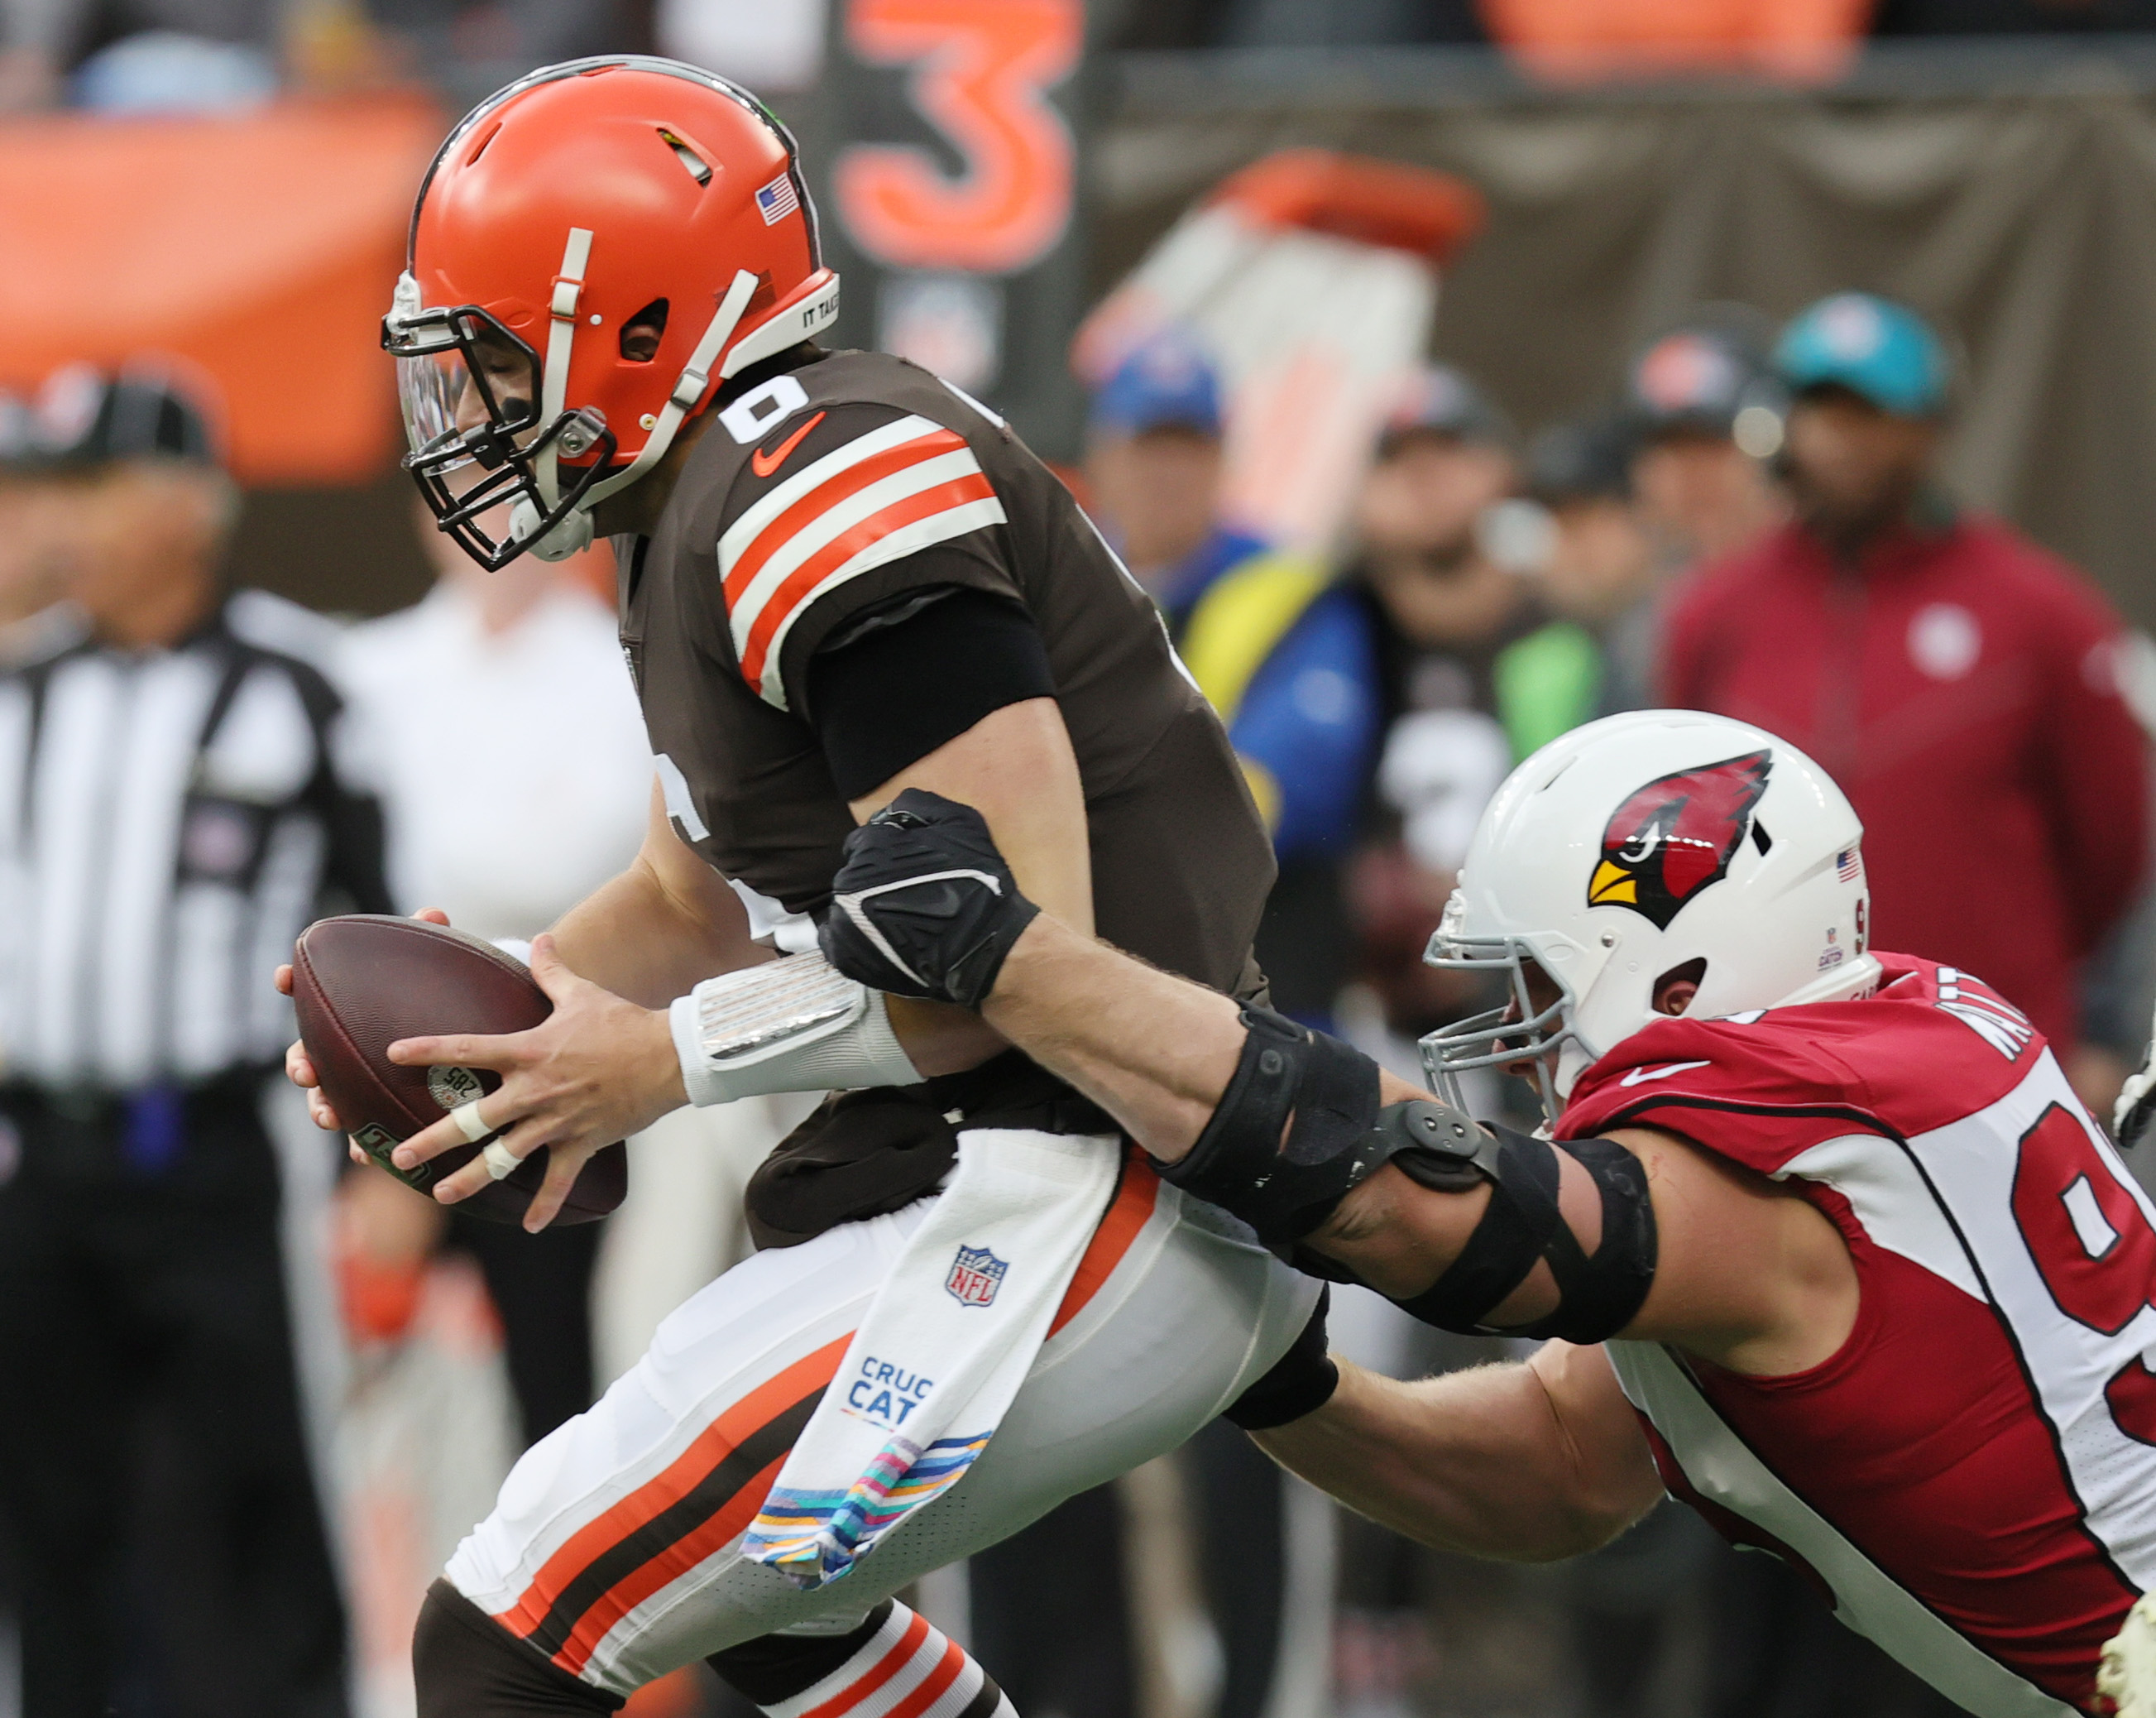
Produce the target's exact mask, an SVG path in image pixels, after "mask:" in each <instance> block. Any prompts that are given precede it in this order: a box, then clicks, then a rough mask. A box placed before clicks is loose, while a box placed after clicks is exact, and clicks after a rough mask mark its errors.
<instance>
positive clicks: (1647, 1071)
mask: <svg viewBox="0 0 2156 1718" xmlns="http://www.w3.org/2000/svg"><path fill="white" fill-rule="evenodd" d="M1709 1065H1710V1064H1709V1063H1707V1062H1666V1063H1664V1064H1663V1065H1662V1066H1661V1067H1635V1068H1634V1069H1633V1070H1632V1071H1631V1072H1630V1073H1628V1074H1626V1075H1625V1077H1624V1078H1622V1079H1620V1081H1618V1082H1617V1083H1618V1084H1619V1085H1620V1086H1644V1085H1645V1084H1646V1083H1647V1082H1648V1081H1649V1080H1666V1079H1667V1078H1669V1077H1670V1076H1671V1074H1681V1073H1682V1072H1684V1071H1685V1070H1686V1068H1691V1067H1707V1066H1709Z"/></svg>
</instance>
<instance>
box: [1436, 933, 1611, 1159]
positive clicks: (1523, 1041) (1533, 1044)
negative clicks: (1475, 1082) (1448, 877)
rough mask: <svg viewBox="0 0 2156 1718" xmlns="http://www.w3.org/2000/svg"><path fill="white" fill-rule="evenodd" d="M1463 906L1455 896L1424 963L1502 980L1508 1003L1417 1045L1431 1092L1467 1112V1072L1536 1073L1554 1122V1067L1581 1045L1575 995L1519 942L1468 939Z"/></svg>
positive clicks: (1556, 1099) (1456, 1023) (1556, 1107)
mask: <svg viewBox="0 0 2156 1718" xmlns="http://www.w3.org/2000/svg"><path fill="white" fill-rule="evenodd" d="M1423 960H1424V964H1427V965H1430V966H1435V967H1440V968H1442V969H1444V970H1446V971H1448V972H1464V973H1471V974H1473V975H1477V976H1488V975H1501V976H1502V978H1503V980H1504V982H1505V990H1506V1000H1505V1001H1503V1002H1502V1003H1500V1004H1499V1005H1498V1006H1496V1007H1495V1008H1487V1009H1485V1010H1483V1011H1481V1012H1480V1013H1478V1014H1471V1015H1469V1016H1466V1018H1465V1019H1462V1020H1456V1021H1453V1022H1452V1023H1451V1024H1450V1025H1449V1026H1440V1027H1439V1028H1438V1029H1437V1030H1436V1031H1434V1032H1429V1033H1425V1034H1424V1036H1423V1037H1422V1038H1421V1039H1420V1040H1419V1042H1418V1046H1417V1047H1418V1048H1419V1049H1420V1051H1421V1052H1422V1066H1423V1072H1424V1076H1425V1077H1426V1078H1428V1080H1429V1082H1430V1089H1431V1090H1432V1091H1434V1092H1435V1093H1437V1094H1438V1095H1439V1096H1440V1097H1441V1098H1444V1099H1445V1102H1446V1103H1450V1104H1452V1105H1454V1106H1455V1107H1456V1108H1466V1107H1467V1104H1468V1099H1467V1094H1466V1090H1465V1088H1463V1086H1462V1085H1461V1083H1460V1076H1461V1075H1462V1074H1465V1073H1467V1072H1470V1071H1471V1070H1473V1069H1476V1068H1485V1067H1494V1068H1499V1069H1501V1070H1504V1071H1506V1072H1514V1073H1525V1072H1527V1069H1529V1068H1532V1071H1533V1077H1534V1081H1535V1088H1536V1091H1537V1094H1538V1095H1539V1096H1540V1098H1541V1099H1542V1105H1543V1114H1545V1115H1547V1116H1548V1117H1549V1119H1552V1120H1553V1121H1554V1120H1555V1119H1557V1116H1558V1112H1559V1111H1560V1110H1561V1109H1562V1108H1563V1103H1562V1102H1561V1101H1560V1099H1559V1097H1558V1080H1557V1076H1556V1072H1555V1070H1554V1068H1553V1063H1554V1062H1556V1061H1557V1059H1558V1057H1560V1056H1561V1055H1563V1053H1564V1052H1565V1050H1566V1047H1568V1046H1573V1045H1575V1044H1576V1041H1577V1036H1578V1034H1577V1032H1576V1031H1575V1029H1574V1027H1573V1002H1574V999H1573V995H1572V993H1571V991H1570V990H1568V989H1567V988H1566V986H1565V985H1564V984H1563V981H1562V980H1559V979H1558V978H1557V977H1556V976H1555V975H1553V973H1552V972H1551V971H1550V970H1549V968H1548V966H1547V965H1545V964H1543V962H1542V961H1540V960H1538V959H1536V958H1535V953H1534V950H1533V949H1532V948H1531V947H1530V946H1529V945H1528V944H1527V943H1526V942H1525V941H1523V940H1522V939H1520V938H1517V937H1506V936H1492V937H1476V936H1469V935H1466V934H1462V933H1461V930H1460V900H1459V898H1458V897H1457V896H1456V895H1455V898H1453V900H1452V902H1451V903H1449V904H1448V905H1447V907H1446V909H1445V922H1444V923H1441V924H1440V925H1439V927H1438V928H1437V929H1436V931H1435V933H1433V934H1432V935H1431V937H1430V947H1429V949H1428V950H1427V951H1426V952H1425V953H1424V955H1423ZM1537 980H1539V981H1540V984H1541V985H1543V986H1546V987H1547V989H1548V992H1549V993H1550V996H1549V1000H1548V1001H1546V1002H1545V1001H1543V1000H1540V999H1538V998H1537V995H1535V990H1536V988H1537ZM1522 1064H1525V1066H1524V1067H1523V1066H1522Z"/></svg>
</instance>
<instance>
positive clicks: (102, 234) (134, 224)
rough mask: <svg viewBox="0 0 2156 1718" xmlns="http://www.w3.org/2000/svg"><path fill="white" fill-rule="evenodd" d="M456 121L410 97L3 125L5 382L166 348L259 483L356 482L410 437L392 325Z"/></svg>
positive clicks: (0, 234)
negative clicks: (386, 331)
mask: <svg viewBox="0 0 2156 1718" xmlns="http://www.w3.org/2000/svg"><path fill="white" fill-rule="evenodd" d="M443 131H444V122H443V121H442V119H441V117H440V116H439V114H437V113H435V112H434V111H433V110H432V109H431V108H429V107H428V106H426V105H423V104H420V103H418V102H414V101H413V100H408V99H404V98H396V99H388V100H366V101H352V102H331V103H306V104H298V103H295V104H293V105H286V106H280V107H275V108H271V109H269V110H267V111H262V112H259V113H253V114H247V115H242V116H234V117H230V118H223V117H219V118H213V119H194V118H188V119H157V120H108V119H90V118H84V117H77V116H64V117H58V118H45V119H37V120H25V121H11V122H9V123H7V124H4V125H0V257H4V258H5V259H6V265H5V266H4V267H0V387H8V388H17V389H28V388H33V387H34V386H35V385H36V383H38V380H39V379H40V378H42V377H44V375H45V374H47V373H49V372H50V371H51V370H53V369H54V368H57V367H58V366H59V365H61V364H63V363H69V362H71V361H75V360H83V359H86V360H89V361H90V362H92V363H99V364H108V365H110V364H117V363H121V362H123V361H125V360H126V359H128V358H131V357H138V356H141V355H145V354H152V355H170V356H172V357H176V358H177V359H178V360H180V361H181V364H182V368H187V369H192V370H193V371H195V372H197V373H198V374H200V375H202V376H203V378H204V379H205V383H206V385H207V386H208V388H211V389H212V390H213V392H214V393H216V394H217V396H218V397H217V398H216V399H213V400H211V401H209V402H208V404H209V405H210V406H211V408H212V409H213V410H214V411H215V412H216V413H217V414H218V415H219V416H220V418H221V419H222V420H223V428H224V433H225V436H226V440H227V444H228V447H229V449H230V451H231V458H232V465H233V469H234V472H235V473H236V474H237V475H238V476H239V478H240V479H241V480H242V481H244V482H248V483H257V484H301V483H350V482H358V481H364V480H366V479H367V478H369V477H372V476H374V475H376V474H377V472H378V471H380V470H381V469H382V466H383V465H384V464H385V463H386V462H387V461H388V460H389V459H390V458H391V457H392V456H393V454H394V452H395V451H396V450H397V447H398V431H397V424H396V407H395V378H394V375H393V372H392V369H391V367H390V364H389V361H388V359H387V358H385V357H383V356H382V351H381V348H380V343H379V327H380V323H381V317H382V311H384V310H385V309H387V308H388V303H389V291H390V288H391V287H392V286H393V285H394V284H395V281H396V278H397V272H398V269H400V268H401V267H402V266H403V249H404V232H405V226H406V224H407V222H408V220H409V219H410V216H411V210H412V199H413V194H414V193H416V192H417V190H418V183H419V175H420V174H421V173H422V172H424V171H425V168H426V164H427V162H428V159H429V157H430V156H431V154H432V153H433V151H434V147H435V145H436V144H437V143H438V142H439V141H440V139H441V136H442V133H443Z"/></svg>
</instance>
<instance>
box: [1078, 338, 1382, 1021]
mask: <svg viewBox="0 0 2156 1718" xmlns="http://www.w3.org/2000/svg"><path fill="white" fill-rule="evenodd" d="M1222 429H1223V426H1222V423H1221V415H1220V394H1219V380H1218V378H1217V376H1216V375H1215V373H1214V369H1213V367H1212V365H1211V364H1210V363H1209V362H1208V361H1207V359H1206V357H1205V355H1204V352H1202V351H1200V350H1199V348H1198V347H1196V346H1195V345H1194V344H1193V343H1191V342H1189V341H1188V340H1187V339H1185V338H1183V337H1178V336H1166V337H1159V338H1157V339H1155V340H1153V341H1152V342H1147V344H1146V345H1144V346H1142V347H1139V348H1138V349H1137V351H1136V352H1132V354H1131V355H1130V357H1127V358H1126V359H1125V360H1124V361H1123V363H1122V365H1121V366H1119V367H1118V368H1117V369H1116V373H1114V374H1113V375H1112V376H1111V377H1110V378H1109V379H1108V381H1107V383H1106V385H1105V386H1103V387H1102V388H1101V392H1100V393H1099V394H1098V396H1097V397H1096V399H1095V401H1094V404H1093V414H1092V424H1091V442H1090V446H1089V451H1088V455H1087V461H1086V476H1087V479H1088V481H1089V485H1090V486H1091V491H1092V496H1093V501H1094V504H1095V507H1096V511H1097V512H1099V514H1100V516H1101V520H1102V522H1103V525H1104V527H1106V529H1107V531H1108V532H1109V533H1110V535H1111V537H1112V538H1115V539H1116V540H1117V541H1118V542H1119V543H1122V544H1123V545H1124V546H1125V553H1126V556H1127V558H1128V559H1129V561H1130V563H1131V565H1132V571H1133V572H1134V573H1135V574H1136V575H1137V578H1138V579H1139V581H1140V583H1142V584H1144V585H1145V587H1146V589H1147V590H1149V591H1150V592H1152V595H1153V598H1154V599H1155V600H1156V601H1157V602H1158V603H1159V604H1160V605H1161V608H1162V610H1163V613H1164V614H1165V615H1166V616H1167V617H1168V630H1169V633H1170V635H1172V636H1173V638H1174V640H1175V641H1176V644H1177V646H1178V649H1179V650H1180V651H1182V654H1183V661H1184V662H1185V663H1186V665H1187V666H1188V667H1189V670H1190V672H1191V675H1192V676H1193V678H1194V679H1195V680H1196V681H1197V682H1198V684H1199V687H1201V688H1203V689H1204V692H1205V695H1206V697H1208V698H1209V699H1210V700H1211V701H1212V704H1213V707H1214V709H1216V710H1218V711H1219V712H1220V719H1221V720H1222V721H1223V722H1224V723H1226V724H1227V728H1228V736H1229V739H1230V740H1231V741H1232V742H1233V743H1234V744H1235V752H1236V755H1237V756H1238V757H1240V759H1242V764H1243V769H1244V773H1245V775H1246V776H1247V777H1248V778H1249V779H1250V791H1251V794H1252V795H1253V796H1254V797H1255V799H1256V800H1257V802H1258V809H1259V810H1260V813H1262V814H1263V815H1264V817H1265V824H1266V826H1267V828H1269V829H1270V831H1271V832H1272V837H1273V852H1274V855H1275V856H1276V858H1277V860H1278V861H1279V863H1280V878H1279V881H1278V882H1276V884H1275V886H1274V888H1273V892H1272V895H1271V897H1270V899H1269V900H1268V902H1267V903H1266V908H1265V922H1264V923H1263V924H1262V925H1261V926H1260V929H1259V932H1258V943H1257V949H1258V959H1259V961H1260V964H1262V965H1263V966H1264V967H1265V975H1266V977H1267V978H1268V979H1269V980H1270V981H1271V984H1272V992H1273V1006H1275V1007H1276V1008H1279V1009H1281V1010H1282V1011H1284V1012H1286V1013H1287V1014H1289V1015H1291V1016H1294V1017H1295V1018H1296V1019H1298V1020H1302V1021H1307V1022H1309V1023H1310V1024H1312V1025H1322V1024H1323V1023H1324V1022H1325V1021H1327V1020H1328V1019H1329V1018H1330V1016H1331V1013H1332V1002H1333V999H1334V997H1335V996H1337V995H1338V994H1339V990H1340V987H1341V985H1342V984H1344V983H1345V982H1346V980H1347V967H1348V956H1349V949H1350V947H1351V944H1352V936H1351V933H1350V932H1349V929H1348V926H1347V914H1346V910H1345V907H1344V904H1343V902H1342V881H1341V877H1342V867H1343V866H1344V865H1345V863H1346V862H1347V856H1348V853H1349V851H1350V849H1351V848H1352V847H1353V843H1354V841H1355V837H1356V835H1357V833H1358V827H1359V825H1360V820H1361V818H1362V814H1363V798H1364V794H1365V791H1366V789H1367V785H1368V780H1369V774H1370V764H1371V759H1372V756H1373V751H1374V748H1375V745H1376V741H1377V737H1378V719H1379V709H1378V683H1377V672H1378V669H1377V657H1376V645H1375V639H1374V637H1373V630H1374V629H1373V625H1372V622H1371V618H1370V615H1369V614H1368V610H1367V609H1366V607H1365V606H1364V605H1363V603H1362V602H1361V601H1359V600H1358V598H1357V597H1356V595H1355V594H1354V593H1353V592H1352V591H1350V590H1347V589H1344V588H1342V587H1341V586H1338V585H1335V584H1332V582H1331V581H1330V580H1329V579H1328V578H1327V573H1326V569H1325V568H1324V567H1323V566H1322V564H1320V563H1317V561H1315V560H1313V559H1312V558H1309V557H1306V556H1301V555H1293V554H1286V553H1275V552H1273V551H1272V550H1271V549H1270V548H1269V547H1268V546H1267V545H1266V544H1265V543H1264V542H1262V541H1261V540H1260V539H1259V538H1255V537H1254V536H1252V535H1250V533H1248V532H1243V531H1239V530H1237V529H1235V527H1233V526H1232V525H1230V524H1229V523H1227V522H1224V521H1223V520H1222V519H1221V518H1220V517H1219V504H1220V480H1221V446H1222V440H1221V438H1222Z"/></svg>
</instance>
